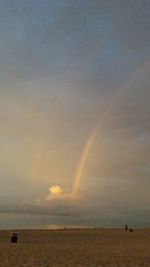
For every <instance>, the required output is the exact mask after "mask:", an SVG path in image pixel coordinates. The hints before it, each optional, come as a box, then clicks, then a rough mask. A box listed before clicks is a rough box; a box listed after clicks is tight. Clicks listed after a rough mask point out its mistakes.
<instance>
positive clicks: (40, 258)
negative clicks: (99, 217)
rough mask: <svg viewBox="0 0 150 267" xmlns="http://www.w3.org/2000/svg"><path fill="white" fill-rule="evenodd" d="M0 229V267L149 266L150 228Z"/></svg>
mask: <svg viewBox="0 0 150 267" xmlns="http://www.w3.org/2000/svg"><path fill="white" fill-rule="evenodd" d="M10 233H11V231H0V267H3V266H4V267H7V266H8V267H13V266H15V267H25V266H26V267H58V266H59V267H69V266H70V267H71V266H73V267H82V266H91V267H103V266H106V267H109V266H113V267H119V266H123V267H125V266H126V267H136V266H141V267H142V266H143V267H145V266H147V267H149V266H150V229H140V230H134V232H133V233H131V232H125V231H124V230H122V229H121V230H120V229H115V230H114V229H112V230H111V229H104V230H101V229H99V230H97V229H72V230H71V229H66V230H20V231H18V234H19V240H18V243H16V244H15V243H14V244H13V243H10Z"/></svg>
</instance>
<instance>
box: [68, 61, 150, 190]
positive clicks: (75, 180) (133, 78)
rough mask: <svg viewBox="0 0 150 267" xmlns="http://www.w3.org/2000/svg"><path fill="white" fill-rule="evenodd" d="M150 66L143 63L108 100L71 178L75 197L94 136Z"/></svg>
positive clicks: (147, 63)
mask: <svg viewBox="0 0 150 267" xmlns="http://www.w3.org/2000/svg"><path fill="white" fill-rule="evenodd" d="M149 66H150V60H148V61H146V62H144V64H142V65H141V66H140V67H139V68H138V69H137V71H136V72H135V73H134V74H133V75H132V76H131V78H130V79H129V80H128V81H127V83H126V84H125V85H124V86H123V87H122V88H121V89H120V90H119V91H118V92H117V94H115V96H114V97H113V98H112V99H111V100H110V102H109V105H108V107H107V108H106V109H105V110H104V112H103V113H102V115H101V117H100V119H99V120H98V121H97V122H96V124H95V127H94V129H93V130H92V133H91V134H90V135H89V136H88V138H87V140H86V142H85V145H84V148H83V151H82V153H81V156H80V160H79V162H78V165H77V169H76V172H75V175H74V177H73V181H72V194H73V195H75V194H76V192H77V190H78V187H79V183H80V180H81V176H82V173H83V170H84V166H85V163H86V160H87V157H88V154H89V152H90V149H91V147H92V145H93V143H94V141H95V138H96V135H97V133H98V131H99V130H100V127H102V125H103V123H104V121H105V120H106V119H107V118H108V116H109V115H110V112H111V111H112V109H113V107H114V105H115V104H116V103H117V101H118V99H119V98H120V97H121V96H122V95H123V94H124V93H125V92H126V91H127V90H128V89H129V87H130V86H131V85H132V84H133V83H134V82H135V81H136V80H137V79H138V78H139V76H140V75H141V74H142V73H143V72H144V71H145V70H146V69H147V68H148V67H149Z"/></svg>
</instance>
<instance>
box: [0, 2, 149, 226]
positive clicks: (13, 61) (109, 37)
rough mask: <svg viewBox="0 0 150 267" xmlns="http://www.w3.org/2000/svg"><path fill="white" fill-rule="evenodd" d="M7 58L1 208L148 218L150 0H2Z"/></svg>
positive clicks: (1, 49)
mask: <svg viewBox="0 0 150 267" xmlns="http://www.w3.org/2000/svg"><path fill="white" fill-rule="evenodd" d="M0 59H1V60H0V148H1V149H0V211H3V212H5V214H6V213H8V212H12V213H14V214H17V213H20V212H23V213H24V214H28V213H29V214H36V215H37V214H39V216H41V215H42V216H41V217H40V219H39V221H38V219H36V223H38V222H39V223H40V224H47V223H48V221H47V219H45V218H46V217H44V216H45V215H44V214H50V216H51V220H50V223H57V224H59V223H68V224H69V223H79V224H80V223H81V224H102V223H103V224H105V223H106V224H107V225H111V224H112V225H115V224H116V225H119V224H121V223H124V222H133V224H137V225H148V224H149V223H150V215H149V214H150V208H149V207H150V197H149V196H150V105H149V102H150V1H148V0H129V1H128V0H126V1H124V0H113V1H111V0H108V1H105V0H102V1H101V0H92V1H90V0H36V1H34V0H1V1H0ZM120 92H121V93H120ZM104 114H105V115H104ZM101 121H103V122H102V123H100V122H101ZM98 122H99V123H98ZM96 125H98V126H97V134H96V136H95V140H94V142H93V144H92V145H91V147H90V150H89V153H88V155H87V158H86V161H85V164H84V166H83V170H82V173H81V177H80V181H79V184H78V188H77V190H76V193H75V195H72V184H73V179H74V176H75V173H76V171H77V168H78V164H79V160H80V157H81V155H82V152H83V148H84V147H85V144H86V143H87V140H88V138H89V136H90V135H91V134H92V132H93V130H94V129H95V126H96ZM13 216H14V215H13ZM14 221H15V217H14Z"/></svg>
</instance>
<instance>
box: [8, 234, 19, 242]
mask: <svg viewBox="0 0 150 267" xmlns="http://www.w3.org/2000/svg"><path fill="white" fill-rule="evenodd" d="M10 240H11V243H17V241H18V233H17V232H15V233H12V234H11V236H10Z"/></svg>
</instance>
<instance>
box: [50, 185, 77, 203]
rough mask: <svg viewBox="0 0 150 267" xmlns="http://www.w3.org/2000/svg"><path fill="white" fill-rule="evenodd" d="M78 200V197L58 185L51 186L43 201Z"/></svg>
mask: <svg viewBox="0 0 150 267" xmlns="http://www.w3.org/2000/svg"><path fill="white" fill-rule="evenodd" d="M78 198H79V196H78V195H75V194H73V193H72V192H70V191H69V190H66V189H64V188H61V187H60V186H58V185H53V186H51V187H50V188H49V194H48V195H47V196H46V197H45V200H46V201H52V200H74V199H78Z"/></svg>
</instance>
